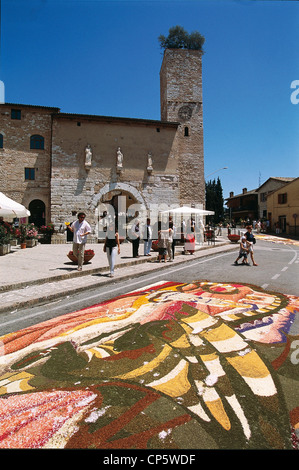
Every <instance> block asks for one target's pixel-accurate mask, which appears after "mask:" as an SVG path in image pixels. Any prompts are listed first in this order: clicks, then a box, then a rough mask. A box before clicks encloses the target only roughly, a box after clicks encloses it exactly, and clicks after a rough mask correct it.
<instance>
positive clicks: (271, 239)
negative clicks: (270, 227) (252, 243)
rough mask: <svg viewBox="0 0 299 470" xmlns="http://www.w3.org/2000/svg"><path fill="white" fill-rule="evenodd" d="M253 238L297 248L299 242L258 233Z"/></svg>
mask: <svg viewBox="0 0 299 470" xmlns="http://www.w3.org/2000/svg"><path fill="white" fill-rule="evenodd" d="M255 238H257V239H260V240H264V241H267V242H272V243H282V244H283V245H295V246H299V240H294V239H292V238H284V237H278V236H277V235H275V236H274V235H267V234H264V233H259V234H257V235H255Z"/></svg>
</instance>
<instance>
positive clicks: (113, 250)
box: [68, 212, 195, 277]
mask: <svg viewBox="0 0 299 470" xmlns="http://www.w3.org/2000/svg"><path fill="white" fill-rule="evenodd" d="M77 217H78V219H77V220H76V221H75V222H73V223H72V224H70V225H68V228H69V230H70V231H71V232H73V253H74V255H75V256H76V257H77V259H78V268H77V269H78V271H82V265H83V262H84V250H85V244H86V242H87V235H89V234H90V233H91V227H90V225H89V223H88V222H87V221H86V219H85V217H86V216H85V213H84V212H79V213H78V216H77ZM182 230H184V227H182ZM141 239H142V240H143V242H144V256H151V255H150V251H151V248H152V242H153V229H152V227H151V221H150V219H149V218H147V220H146V224H145V225H144V226H143V227H140V222H139V220H136V221H135V223H134V224H133V225H132V227H131V232H130V240H131V242H132V250H133V253H132V255H133V258H139V245H140V240H141ZM175 246H176V228H175V226H174V224H173V221H172V218H171V217H170V218H169V221H168V223H167V224H166V226H165V227H163V226H162V224H161V222H159V223H158V240H157V248H158V253H159V255H158V261H159V262H161V261H164V262H166V261H167V257H168V259H169V261H173V259H174V254H175ZM103 250H104V252H105V253H106V254H107V259H108V263H109V268H110V274H109V276H110V277H113V276H114V266H115V261H116V255H117V254H120V239H119V233H118V230H117V228H116V227H115V224H114V222H113V221H110V222H109V223H108V225H107V231H106V237H105V241H104V246H103ZM186 251H189V252H190V253H191V254H193V253H194V251H195V223H194V221H193V219H190V221H188V223H187V227H186V230H185V244H184V252H186Z"/></svg>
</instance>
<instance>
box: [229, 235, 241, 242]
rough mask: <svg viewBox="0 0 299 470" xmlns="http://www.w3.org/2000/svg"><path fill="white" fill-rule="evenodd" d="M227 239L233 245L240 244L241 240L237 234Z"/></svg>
mask: <svg viewBox="0 0 299 470" xmlns="http://www.w3.org/2000/svg"><path fill="white" fill-rule="evenodd" d="M227 238H228V239H229V240H230V241H231V243H238V241H239V240H240V235H237V234H236V233H230V234H229V235H228V236H227Z"/></svg>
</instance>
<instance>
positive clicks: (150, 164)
mask: <svg viewBox="0 0 299 470" xmlns="http://www.w3.org/2000/svg"><path fill="white" fill-rule="evenodd" d="M147 171H148V172H149V173H151V172H152V171H153V159H152V153H151V152H149V153H148V155H147Z"/></svg>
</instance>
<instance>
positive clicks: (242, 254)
mask: <svg viewBox="0 0 299 470" xmlns="http://www.w3.org/2000/svg"><path fill="white" fill-rule="evenodd" d="M248 245H250V243H249V242H248V241H247V240H246V237H245V236H244V235H243V236H242V237H241V241H240V251H239V256H238V258H237V259H236V261H235V262H234V264H235V265H238V261H239V259H241V258H243V261H242V264H245V265H246V266H250V264H249V263H248V261H247V255H248V253H249V247H248Z"/></svg>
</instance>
